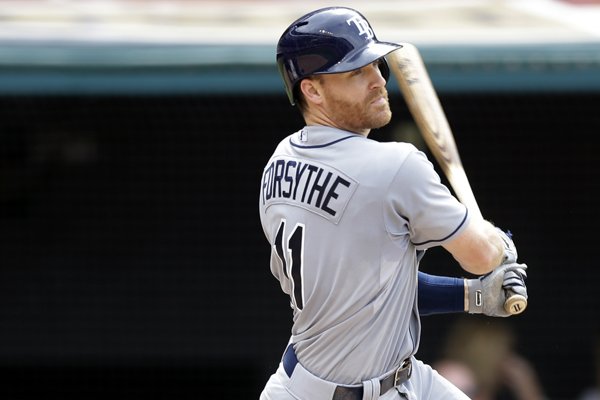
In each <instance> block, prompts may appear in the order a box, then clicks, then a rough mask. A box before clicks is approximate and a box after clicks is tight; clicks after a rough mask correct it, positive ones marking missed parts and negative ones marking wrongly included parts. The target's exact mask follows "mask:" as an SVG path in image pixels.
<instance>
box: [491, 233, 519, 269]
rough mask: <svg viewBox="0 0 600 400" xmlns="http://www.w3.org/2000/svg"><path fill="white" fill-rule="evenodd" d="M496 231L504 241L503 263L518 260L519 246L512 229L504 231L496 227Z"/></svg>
mask: <svg viewBox="0 0 600 400" xmlns="http://www.w3.org/2000/svg"><path fill="white" fill-rule="evenodd" d="M496 231H498V234H499V235H500V238H502V241H503V242H504V258H503V259H502V263H501V264H511V263H516V262H517V248H516V247H515V243H514V242H513V240H512V233H510V231H508V232H504V231H503V230H502V229H500V228H498V227H496Z"/></svg>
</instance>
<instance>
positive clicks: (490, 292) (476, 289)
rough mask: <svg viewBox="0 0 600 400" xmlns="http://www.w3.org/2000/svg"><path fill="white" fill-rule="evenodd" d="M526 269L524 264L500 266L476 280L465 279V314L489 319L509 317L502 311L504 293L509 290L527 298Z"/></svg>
mask: <svg viewBox="0 0 600 400" xmlns="http://www.w3.org/2000/svg"><path fill="white" fill-rule="evenodd" d="M526 269H527V265H525V264H518V263H510V264H502V265H501V266H499V267H497V268H496V269H494V270H493V271H492V272H490V273H488V274H486V275H483V276H480V277H479V278H477V279H467V280H466V281H465V285H466V290H467V291H468V301H469V304H468V308H467V312H468V313H469V314H484V315H488V316H490V317H509V316H510V315H511V314H509V313H507V312H506V310H505V309H504V301H505V300H506V291H507V290H511V291H512V292H514V293H516V294H520V295H522V296H524V297H525V298H527V286H525V279H526V278H527V273H526V272H525V270H526Z"/></svg>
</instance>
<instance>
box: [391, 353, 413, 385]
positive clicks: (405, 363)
mask: <svg viewBox="0 0 600 400" xmlns="http://www.w3.org/2000/svg"><path fill="white" fill-rule="evenodd" d="M407 369H408V374H407V375H406V378H407V379H408V378H410V375H411V374H412V363H411V362H410V360H408V359H406V360H404V361H402V364H400V366H399V367H398V369H397V370H396V372H395V373H394V386H398V385H399V384H400V383H402V382H403V381H402V376H400V374H402V373H403V372H404V371H406V370H407Z"/></svg>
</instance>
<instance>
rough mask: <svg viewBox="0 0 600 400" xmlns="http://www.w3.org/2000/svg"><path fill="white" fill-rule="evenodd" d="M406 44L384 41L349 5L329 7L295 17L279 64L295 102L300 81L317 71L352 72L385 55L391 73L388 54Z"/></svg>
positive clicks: (279, 51)
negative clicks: (379, 38)
mask: <svg viewBox="0 0 600 400" xmlns="http://www.w3.org/2000/svg"><path fill="white" fill-rule="evenodd" d="M400 47H402V46H401V45H398V44H395V43H388V42H380V41H378V40H377V38H376V37H375V33H374V32H373V29H372V28H371V25H370V24H369V22H368V21H367V20H366V18H365V17H364V16H363V15H362V14H361V13H359V12H358V11H356V10H353V9H351V8H347V7H326V8H321V9H319V10H315V11H312V12H310V13H308V14H306V15H304V16H303V17H300V18H299V19H297V20H296V21H294V22H293V23H292V24H291V25H290V26H289V27H288V28H287V29H286V30H285V32H283V35H281V38H280V39H279V43H278V44H277V66H278V68H279V73H280V74H281V77H282V78H283V82H284V83H285V91H286V93H287V95H288V97H289V99H290V103H292V105H294V104H296V94H295V90H296V85H297V84H298V82H300V81H301V80H302V79H304V78H306V77H308V76H311V75H317V74H333V73H338V72H348V71H352V70H355V69H358V68H362V67H364V66H365V65H368V64H370V63H372V62H374V61H376V60H378V59H380V58H381V59H382V61H383V62H382V65H381V69H382V71H381V72H382V75H383V76H384V78H385V79H386V80H387V79H388V77H389V74H390V71H389V67H388V65H387V61H385V58H383V57H384V56H385V55H386V54H388V53H390V52H392V51H394V50H396V49H398V48H400Z"/></svg>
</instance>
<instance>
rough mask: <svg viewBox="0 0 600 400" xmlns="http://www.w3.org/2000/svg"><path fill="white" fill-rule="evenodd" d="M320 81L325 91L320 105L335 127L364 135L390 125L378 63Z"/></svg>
mask: <svg viewBox="0 0 600 400" xmlns="http://www.w3.org/2000/svg"><path fill="white" fill-rule="evenodd" d="M322 77H323V81H324V82H323V83H324V88H325V89H326V90H325V93H324V95H323V97H324V103H323V105H324V107H325V108H326V110H327V114H328V116H329V118H330V119H331V120H332V121H333V122H334V124H335V125H336V126H337V127H339V128H342V129H345V130H349V131H352V132H359V133H365V134H368V132H369V131H370V130H371V129H375V128H381V127H382V126H384V125H387V124H388V123H389V122H390V120H391V118H392V112H391V110H390V105H389V102H388V93H387V90H386V88H385V84H386V82H385V79H384V78H383V76H382V75H381V72H380V71H379V62H374V63H372V64H369V65H367V66H365V67H363V68H360V69H357V70H354V71H350V72H345V73H340V74H331V75H322Z"/></svg>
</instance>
